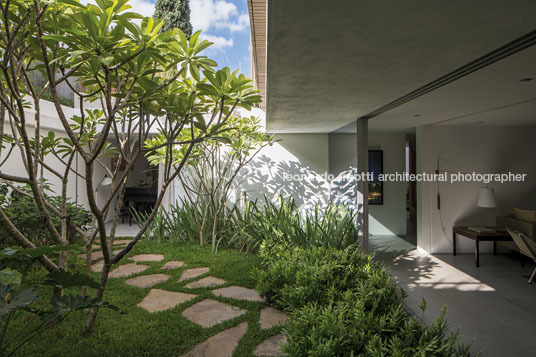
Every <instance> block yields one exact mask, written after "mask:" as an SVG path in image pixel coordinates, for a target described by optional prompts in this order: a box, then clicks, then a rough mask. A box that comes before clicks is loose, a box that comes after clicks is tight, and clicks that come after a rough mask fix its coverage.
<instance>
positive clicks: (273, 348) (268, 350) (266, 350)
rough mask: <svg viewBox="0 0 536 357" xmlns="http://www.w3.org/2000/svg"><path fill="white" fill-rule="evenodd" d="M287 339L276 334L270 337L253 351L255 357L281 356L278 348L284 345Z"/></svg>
mask: <svg viewBox="0 0 536 357" xmlns="http://www.w3.org/2000/svg"><path fill="white" fill-rule="evenodd" d="M286 342H287V339H286V338H285V336H283V335H282V334H280V333H278V334H277V335H274V336H272V337H269V338H267V339H266V340H264V341H262V342H261V343H260V344H259V345H258V346H257V347H256V348H255V351H253V354H254V355H255V356H282V355H283V354H282V353H281V352H280V351H279V346H280V345H284V344H285V343H286Z"/></svg>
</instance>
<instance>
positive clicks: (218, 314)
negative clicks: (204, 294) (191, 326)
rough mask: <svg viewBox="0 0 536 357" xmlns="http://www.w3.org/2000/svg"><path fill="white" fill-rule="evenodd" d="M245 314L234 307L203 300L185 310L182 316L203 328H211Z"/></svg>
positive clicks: (244, 311)
mask: <svg viewBox="0 0 536 357" xmlns="http://www.w3.org/2000/svg"><path fill="white" fill-rule="evenodd" d="M245 313H246V310H242V309H240V308H238V307H236V306H231V305H227V304H224V303H221V302H219V301H216V300H212V299H205V300H203V301H200V302H198V303H197V304H194V305H192V306H190V307H189V308H187V309H185V310H184V311H183V312H182V315H183V316H184V317H186V318H187V319H188V320H190V321H192V322H193V323H196V324H198V325H201V326H203V327H212V326H214V325H217V324H219V323H220V322H223V321H227V320H230V319H234V318H235V317H238V316H241V315H243V314H245Z"/></svg>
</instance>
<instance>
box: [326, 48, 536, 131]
mask: <svg viewBox="0 0 536 357" xmlns="http://www.w3.org/2000/svg"><path fill="white" fill-rule="evenodd" d="M523 78H534V80H532V81H530V82H525V81H520V79H523ZM420 125H530V126H533V125H536V46H533V47H529V48H528V49H526V50H523V51H521V52H518V53H516V54H514V55H512V56H510V57H507V58H505V59H503V60H501V61H499V62H495V63H494V64H492V65H490V66H488V67H485V68H482V69H480V70H478V71H476V72H473V73H471V74H470V75H468V76H466V77H463V78H461V79H458V80H457V81H455V82H452V83H449V84H447V85H445V86H443V87H441V88H439V89H436V90H434V91H432V92H429V93H427V94H425V95H423V96H421V97H418V98H416V99H414V100H412V101H411V102H408V103H405V104H403V105H401V106H399V107H396V108H394V109H392V110H390V111H388V112H385V113H383V114H381V115H379V116H377V117H374V118H371V119H370V120H369V129H370V130H379V131H385V130H387V131H397V130H407V129H409V128H412V127H416V126H420ZM355 131H356V127H355V124H354V125H348V126H345V127H343V128H341V129H339V130H337V131H336V132H346V133H348V132H355Z"/></svg>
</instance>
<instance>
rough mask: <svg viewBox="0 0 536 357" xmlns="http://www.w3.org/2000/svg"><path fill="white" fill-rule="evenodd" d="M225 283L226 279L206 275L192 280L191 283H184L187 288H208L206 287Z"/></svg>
mask: <svg viewBox="0 0 536 357" xmlns="http://www.w3.org/2000/svg"><path fill="white" fill-rule="evenodd" d="M225 283H226V281H225V280H223V279H220V278H216V277H213V276H207V277H206V278H203V279H200V280H196V281H192V282H191V283H189V284H186V287H187V288H189V289H196V288H208V287H213V286H218V285H223V284H225Z"/></svg>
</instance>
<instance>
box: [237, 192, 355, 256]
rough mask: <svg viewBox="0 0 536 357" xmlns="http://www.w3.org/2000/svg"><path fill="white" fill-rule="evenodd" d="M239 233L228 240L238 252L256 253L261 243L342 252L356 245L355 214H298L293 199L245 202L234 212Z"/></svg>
mask: <svg viewBox="0 0 536 357" xmlns="http://www.w3.org/2000/svg"><path fill="white" fill-rule="evenodd" d="M233 213H234V221H235V222H236V224H237V227H239V229H238V230H237V231H236V232H235V234H234V235H233V237H232V238H231V240H232V241H233V242H234V243H235V246H238V247H239V248H241V249H244V250H247V251H257V250H258V248H259V246H260V244H261V243H262V242H263V241H265V240H266V241H273V242H282V243H289V244H291V245H293V246H298V247H332V248H336V249H342V248H345V247H348V246H350V245H352V244H356V243H357V241H358V238H357V232H358V224H357V219H356V217H357V216H356V213H355V212H353V211H351V210H350V209H347V208H345V207H342V206H338V205H334V204H328V205H326V206H325V207H321V206H320V205H319V204H317V205H315V206H314V207H313V208H312V209H310V210H305V211H300V210H299V208H298V206H297V205H296V204H295V202H294V200H293V199H292V198H289V199H284V198H283V197H282V196H279V199H278V201H277V202H272V201H270V200H269V199H267V198H266V196H265V197H264V200H263V201H261V203H259V202H258V201H249V202H245V204H244V205H243V207H242V208H241V209H239V208H235V209H234V210H233Z"/></svg>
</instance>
